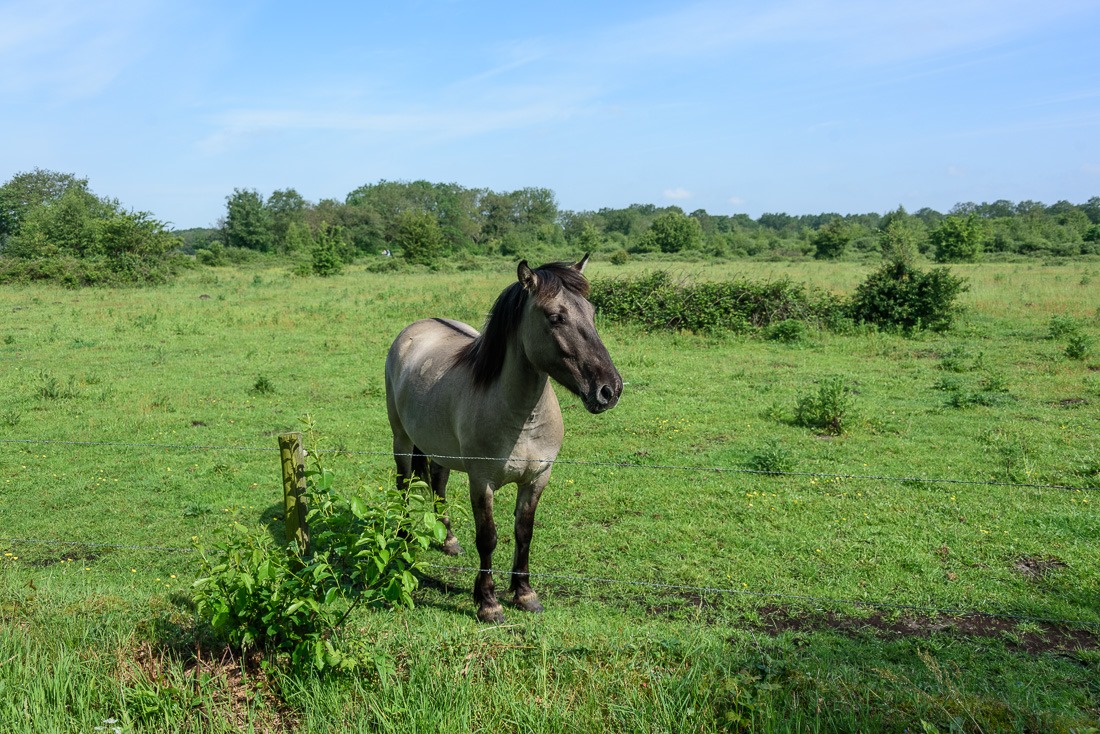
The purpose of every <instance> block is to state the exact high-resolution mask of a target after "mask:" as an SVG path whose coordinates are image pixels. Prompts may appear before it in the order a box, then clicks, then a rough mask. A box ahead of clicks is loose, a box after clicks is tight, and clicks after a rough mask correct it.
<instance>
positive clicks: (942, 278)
mask: <svg viewBox="0 0 1100 734" xmlns="http://www.w3.org/2000/svg"><path fill="white" fill-rule="evenodd" d="M968 289H969V286H968V285H967V283H966V281H965V280H964V279H963V278H959V277H957V276H955V275H952V274H951V272H950V271H949V270H947V269H946V268H936V269H933V270H931V271H929V272H924V271H922V270H920V269H918V268H917V267H915V266H914V265H912V264H911V263H909V262H908V261H906V260H902V259H899V260H893V261H891V262H887V263H885V264H884V265H883V266H882V267H881V268H879V269H878V270H876V271H875V272H873V273H871V275H870V276H868V277H867V280H865V281H864V282H863V283H861V284H860V285H859V287H858V288H856V292H855V293H854V294H853V295H852V299H851V301H850V302H849V304H848V312H849V315H850V316H851V318H852V319H853V320H854V321H856V322H861V323H866V324H874V325H875V326H879V327H885V328H889V329H901V330H903V331H906V332H910V331H920V330H921V329H932V330H934V331H946V330H947V329H948V328H950V326H951V322H952V321H953V320H954V318H955V316H956V315H957V313H958V311H959V308H958V305H957V304H956V299H957V298H958V296H959V294H960V293H963V292H965V291H966V290H968Z"/></svg>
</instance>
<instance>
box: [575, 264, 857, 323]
mask: <svg viewBox="0 0 1100 734" xmlns="http://www.w3.org/2000/svg"><path fill="white" fill-rule="evenodd" d="M590 300H591V301H592V304H593V305H594V306H596V308H597V309H598V310H599V311H600V312H601V314H602V315H603V316H605V317H606V318H609V319H612V320H614V321H622V322H635V323H640V324H641V325H642V326H644V327H645V328H647V329H676V330H688V331H694V332H697V333H712V332H719V331H734V332H743V331H748V330H750V329H762V328H766V327H768V326H769V325H771V324H773V323H778V322H781V321H787V320H792V319H793V320H798V321H804V322H811V323H817V324H830V323H834V322H836V321H837V320H838V319H839V318H840V317H841V315H842V313H843V310H842V308H841V302H840V299H839V298H837V297H836V296H834V295H832V294H830V293H827V292H825V291H820V290H815V289H811V288H809V287H807V286H806V285H804V284H796V283H793V282H792V281H789V280H779V281H772V282H763V283H754V282H750V281H723V282H716V283H691V282H675V281H673V279H672V276H671V275H670V274H669V273H668V272H667V271H663V270H658V271H655V272H653V273H649V274H647V275H643V276H639V277H634V278H613V279H608V280H595V281H593V283H592V293H591V296H590ZM784 328H786V329H788V330H789V329H791V328H795V327H784Z"/></svg>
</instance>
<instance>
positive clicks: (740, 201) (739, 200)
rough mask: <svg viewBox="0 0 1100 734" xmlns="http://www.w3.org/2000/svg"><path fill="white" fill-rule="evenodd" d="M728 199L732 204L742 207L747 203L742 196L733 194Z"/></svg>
mask: <svg viewBox="0 0 1100 734" xmlns="http://www.w3.org/2000/svg"><path fill="white" fill-rule="evenodd" d="M726 201H728V202H729V203H730V204H732V205H734V206H737V207H741V206H744V205H745V200H744V199H743V198H741V197H740V196H731V197H730V198H728V199H726Z"/></svg>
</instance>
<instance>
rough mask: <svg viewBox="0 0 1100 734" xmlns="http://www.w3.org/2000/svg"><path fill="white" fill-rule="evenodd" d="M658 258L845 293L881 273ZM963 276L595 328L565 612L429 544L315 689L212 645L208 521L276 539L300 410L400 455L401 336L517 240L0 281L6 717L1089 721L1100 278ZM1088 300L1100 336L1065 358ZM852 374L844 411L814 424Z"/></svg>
mask: <svg viewBox="0 0 1100 734" xmlns="http://www.w3.org/2000/svg"><path fill="white" fill-rule="evenodd" d="M649 267H653V266H649ZM665 267H668V269H670V270H671V271H672V272H674V273H676V274H678V275H682V276H683V277H695V278H728V277H748V278H753V279H776V278H784V277H786V278H791V279H793V280H795V281H805V282H808V283H811V284H814V285H818V286H822V287H826V288H829V289H830V290H833V291H835V292H838V293H848V292H850V291H851V290H852V289H854V287H855V286H856V285H857V284H858V283H859V282H860V281H861V280H862V279H863V278H864V277H865V276H866V275H867V273H868V272H869V271H870V266H863V265H853V264H835V263H828V264H826V263H724V264H721V265H715V266H706V267H704V266H701V265H698V264H683V265H679V264H671V265H670V264H665ZM646 268H647V266H646V265H644V264H637V263H630V264H628V265H626V266H624V267H620V268H615V267H612V266H610V265H606V264H603V263H594V264H593V265H592V266H591V267H590V269H589V275H590V276H591V277H594V278H600V277H613V276H616V275H621V274H631V273H634V274H636V273H639V272H642V271H644V270H645V269H646ZM955 271H956V272H957V273H958V274H961V275H963V276H965V277H966V278H967V279H968V280H969V282H970V284H971V288H970V290H969V292H967V293H966V294H965V296H964V299H963V300H964V304H965V306H966V307H967V311H966V313H965V315H964V317H963V318H962V319H961V320H960V322H959V323H958V324H957V326H956V328H955V329H953V330H952V331H951V332H948V333H946V334H925V335H920V336H917V337H914V338H905V337H902V336H897V335H889V334H881V333H876V332H870V331H860V330H857V331H856V332H854V333H850V334H835V333H818V332H812V333H811V334H810V335H809V336H808V337H807V338H805V339H803V340H800V341H798V342H795V343H791V344H787V343H780V342H774V341H766V340H763V339H760V338H755V337H743V336H696V335H692V334H675V333H658V334H648V333H644V332H641V331H639V330H636V329H634V328H633V327H630V326H624V325H618V324H602V325H601V333H602V334H603V336H604V339H605V342H606V343H607V345H608V348H609V350H610V352H611V354H612V356H613V357H614V358H615V360H616V363H617V365H618V367H619V370H620V372H621V373H622V375H623V379H624V381H625V382H626V388H625V391H624V394H623V398H622V400H621V402H620V403H619V406H618V407H617V408H616V409H615V410H613V411H611V412H609V413H607V414H604V415H601V416H591V415H588V414H587V413H586V412H585V411H584V410H583V408H582V407H581V406H580V404H579V401H577V400H576V399H575V398H573V397H572V396H570V395H568V394H565V393H564V392H563V391H559V395H560V397H561V402H562V406H563V409H564V411H563V412H564V415H565V420H566V442H565V447H564V449H563V451H562V454H561V457H560V463H559V464H558V465H557V466H556V467H555V469H554V476H553V479H552V480H551V483H550V486H549V487H548V489H547V490H546V493H545V494H544V496H543V501H542V503H541V505H540V507H539V515H538V518H537V521H536V529H535V536H534V541H533V549H532V555H531V559H532V563H531V568H532V572H533V573H534V574H536V578H535V579H534V581H535V586H536V588H537V589H538V590H539V593H540V596H541V597H542V599H543V602H544V604H545V605H546V612H545V613H544V614H542V615H539V616H530V615H524V614H521V613H520V612H517V611H514V610H506V612H508V613H509V617H508V623H507V624H505V625H502V626H497V627H484V626H482V625H479V624H478V623H477V621H476V619H475V617H474V604H473V600H472V598H471V594H470V589H471V586H472V582H473V573H472V572H471V571H465V570H450V569H447V568H443V567H442V566H445V565H449V564H452V563H457V565H459V566H463V567H469V566H473V565H475V564H476V560H475V559H473V558H471V556H469V555H467V556H463V557H460V558H459V559H457V561H452V560H451V559H445V558H444V557H443V556H441V555H435V554H433V555H431V556H429V560H430V561H431V562H432V563H434V564H437V566H436V567H435V568H434V569H433V570H434V571H435V572H436V573H435V574H434V581H432V582H430V583H425V584H424V585H423V587H422V589H421V591H420V592H419V594H418V597H417V602H418V604H417V607H416V609H414V610H412V611H408V612H397V613H378V612H375V613H363V614H360V615H357V616H356V617H354V618H353V619H352V620H351V622H350V626H349V628H348V629H347V631H346V633H345V634H348V635H356V636H359V638H361V639H363V640H365V641H368V642H369V644H371V645H372V646H373V648H374V649H376V650H378V651H379V652H380V653H382V658H381V659H383V660H385V661H386V662H385V663H384V664H382V665H380V667H379V669H378V670H377V671H371V672H369V673H367V674H364V675H363V676H359V677H354V678H338V677H336V678H319V679H318V678H294V677H289V676H284V675H280V674H277V673H265V672H263V671H261V670H259V669H257V668H256V667H255V666H254V665H249V664H248V661H236V660H233V659H231V658H229V657H227V656H225V655H224V654H223V651H221V650H220V649H217V648H216V647H214V646H213V645H212V643H211V642H210V641H209V640H208V638H207V636H206V633H205V632H204V631H203V628H202V626H201V625H199V624H197V621H196V619H195V615H194V612H193V610H192V609H191V607H190V605H189V602H188V595H189V587H190V584H191V582H192V581H193V580H194V578H195V575H196V573H197V559H196V558H195V554H194V553H192V552H191V544H192V539H193V538H198V539H199V540H200V541H201V542H203V543H205V544H207V545H209V544H210V543H213V542H216V541H217V540H218V539H219V538H220V537H222V535H223V533H224V529H225V527H226V526H227V525H228V524H229V523H230V522H231V521H238V522H242V523H245V524H249V525H253V524H258V523H259V524H268V525H273V526H275V527H276V528H277V519H278V517H279V515H280V513H281V495H280V483H279V462H278V454H277V451H276V448H277V447H276V436H277V435H278V434H279V433H282V432H285V431H288V430H298V429H300V427H301V425H302V419H303V417H304V416H306V415H307V414H308V415H309V416H311V417H312V420H313V421H314V422H315V423H316V425H317V426H318V428H319V448H322V449H339V450H341V451H342V453H340V454H339V455H337V456H333V457H332V458H330V459H329V465H330V466H331V467H332V468H333V469H334V470H335V471H336V472H337V477H338V481H339V482H340V483H341V484H343V485H344V486H347V487H349V488H353V487H355V486H357V485H362V484H365V483H371V484H383V483H387V482H389V481H391V479H390V476H391V466H392V460H391V458H390V457H389V456H388V450H389V440H390V439H389V429H388V425H387V422H386V415H385V402H384V401H385V397H384V389H383V379H382V366H383V362H384V358H385V352H386V350H387V349H388V347H389V344H390V341H391V340H392V338H393V337H394V335H395V334H396V333H397V331H399V330H400V328H401V327H402V326H404V325H405V324H406V323H408V322H410V321H412V320H414V319H416V318H420V317H423V316H432V315H440V316H444V315H445V316H449V317H453V318H458V319H461V320H464V321H467V322H469V323H472V324H475V325H479V324H480V323H481V321H482V319H483V318H484V314H485V312H486V311H487V309H488V308H489V306H490V305H491V304H492V301H493V299H494V298H495V297H496V295H497V293H498V292H499V291H500V290H501V289H502V288H503V287H504V286H505V285H507V284H508V283H509V282H510V281H511V278H512V277H514V275H513V274H514V264H512V263H503V262H502V263H501V264H500V265H499V267H496V268H490V269H486V270H482V271H476V272H452V273H436V274H428V273H411V272H399V273H390V274H384V275H383V274H372V273H368V272H366V271H364V270H361V269H351V270H349V271H348V272H346V273H345V274H343V275H340V276H338V277H334V278H329V279H300V278H294V277H291V276H289V275H287V274H286V273H285V272H284V270H281V269H262V268H257V269H251V270H236V269H208V270H202V271H194V272H191V273H188V274H186V275H185V276H184V278H183V279H182V280H181V281H180V282H178V283H177V284H175V285H172V286H169V287H163V288H157V289H148V290H85V291H66V290H61V289H56V288H51V287H44V286H28V287H20V288H4V289H0V313H4V314H6V315H7V316H6V318H5V319H4V321H2V322H0V452H2V455H3V460H2V461H0V470H2V472H0V474H2V476H0V523H2V524H3V529H2V530H0V552H2V553H3V555H2V560H0V569H2V571H0V623H2V626H0V730H2V731H11V732H24V731H25V732H55V731H56V732H91V731H93V730H96V727H102V729H100V730H104V731H110V730H111V729H112V728H118V729H120V730H121V731H126V732H130V731H165V732H175V731H196V732H198V731H202V732H207V731H240V730H255V731H319V732H321V731H333V732H337V731H339V732H344V731H427V730H436V729H442V728H444V727H446V728H448V729H453V730H455V731H463V730H471V731H488V730H505V731H578V730H580V731H586V730H587V731H605V730H610V731H670V732H671V731H703V732H708V731H866V732H872V731H899V732H900V731H906V730H908V731H926V732H930V731H943V732H948V731H984V732H992V731H1065V732H1069V731H1076V732H1088V731H1093V732H1095V731H1098V730H1100V553H1098V550H1100V494H1097V493H1096V492H1093V491H1091V489H1096V488H1100V338H1098V336H1100V288H1098V287H1097V284H1098V283H1100V267H1098V266H1097V265H1096V264H1091V265H1090V264H1076V265H1050V266H1046V265H1041V264H1038V263H1036V264H984V265H974V266H959V267H956V268H955ZM1066 324H1072V325H1073V328H1074V329H1076V330H1077V332H1078V333H1080V334H1083V335H1084V336H1085V337H1086V341H1087V339H1088V338H1091V340H1092V347H1091V353H1086V354H1084V355H1081V354H1076V355H1074V356H1070V355H1068V354H1067V343H1066V338H1065V328H1061V329H1060V328H1059V327H1060V326H1061V327H1065V325H1066ZM1052 327H1054V328H1053V336H1052ZM834 377H835V378H840V379H842V380H843V381H844V383H845V384H846V385H848V386H849V387H850V388H851V391H852V392H851V395H850V401H851V414H850V417H849V420H848V425H849V429H848V430H847V432H846V433H844V434H843V435H841V436H824V435H819V434H817V433H815V432H814V431H812V430H809V429H807V428H803V427H800V426H798V425H795V422H794V420H793V416H794V413H795V407H796V405H797V403H798V401H799V399H800V398H802V397H805V396H807V395H812V394H813V393H814V392H815V391H816V390H817V385H818V383H819V382H820V381H821V380H825V379H827V378H834ZM717 469H722V470H724V471H717ZM758 469H773V470H774V469H778V470H781V471H782V472H783V473H782V474H779V475H775V476H772V475H766V474H758V473H753V472H752V470H758ZM463 480H464V478H463V477H462V476H460V475H455V476H454V477H452V480H451V489H452V496H454V497H456V498H461V497H463V496H464V494H465V491H464V486H463ZM941 480H957V481H951V482H948V481H941ZM513 498H514V490H513V489H507V490H505V491H503V492H502V493H500V496H499V498H498V500H497V508H498V509H497V522H498V527H499V530H500V536H501V542H500V545H499V546H498V556H497V558H498V562H497V565H498V567H506V566H507V565H508V562H509V561H510V557H511V548H510V545H509V540H510V538H509V536H510V520H509V518H510V515H511V506H510V503H511V500H512V499H513ZM453 515H454V519H455V531H456V534H457V535H458V537H459V540H460V541H461V542H462V544H463V545H464V546H465V547H467V548H473V547H474V544H473V527H472V522H471V518H470V511H469V508H468V507H467V506H465V505H464V504H463V503H462V502H457V501H456V502H455V506H454V509H453ZM276 532H277V530H276ZM539 574H542V575H543V576H541V577H540V576H538V575H539ZM498 583H499V582H498ZM105 722H106V723H105Z"/></svg>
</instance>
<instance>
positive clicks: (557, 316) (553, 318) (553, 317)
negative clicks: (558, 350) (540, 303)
mask: <svg viewBox="0 0 1100 734" xmlns="http://www.w3.org/2000/svg"><path fill="white" fill-rule="evenodd" d="M564 323H565V314H563V313H552V314H550V324H551V325H553V326H560V325H561V324H564Z"/></svg>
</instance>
